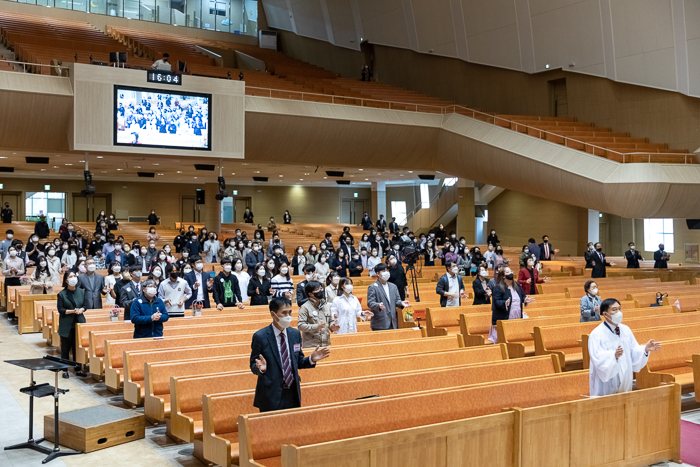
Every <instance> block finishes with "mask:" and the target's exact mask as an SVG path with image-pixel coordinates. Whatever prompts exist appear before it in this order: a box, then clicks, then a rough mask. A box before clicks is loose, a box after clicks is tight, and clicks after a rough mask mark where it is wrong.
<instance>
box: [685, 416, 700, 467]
mask: <svg viewBox="0 0 700 467" xmlns="http://www.w3.org/2000/svg"><path fill="white" fill-rule="evenodd" d="M681 460H682V461H683V463H684V464H689V465H693V466H695V467H700V425H698V424H697V423H692V422H687V421H685V420H681Z"/></svg>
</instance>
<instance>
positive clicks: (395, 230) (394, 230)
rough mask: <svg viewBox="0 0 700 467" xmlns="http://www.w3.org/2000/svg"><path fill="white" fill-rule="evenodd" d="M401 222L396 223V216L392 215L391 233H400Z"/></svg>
mask: <svg viewBox="0 0 700 467" xmlns="http://www.w3.org/2000/svg"><path fill="white" fill-rule="evenodd" d="M398 232H399V224H397V223H396V218H395V217H392V218H391V222H389V233H398Z"/></svg>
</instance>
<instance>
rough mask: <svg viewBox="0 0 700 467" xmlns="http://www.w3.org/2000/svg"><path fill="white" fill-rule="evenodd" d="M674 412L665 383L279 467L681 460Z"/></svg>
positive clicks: (329, 447) (379, 439)
mask: <svg viewBox="0 0 700 467" xmlns="http://www.w3.org/2000/svg"><path fill="white" fill-rule="evenodd" d="M584 397H585V396H584ZM680 412H681V387H680V386H679V385H678V384H671V385H666V386H662V387H658V388H653V389H644V390H639V391H634V392H629V393H624V394H615V395H612V396H607V397H598V398H587V399H582V400H577V401H571V402H564V403H560V404H552V405H545V406H540V407H532V408H527V409H518V408H513V409H510V410H507V411H504V412H503V413H500V414H494V415H485V416H482V417H475V418H468V419H464V420H457V421H453V422H446V423H439V424H435V425H429V426H423V427H417V428H410V429H406V430H397V431H393V432H388V433H379V434H375V435H370V436H362V437H358V438H352V439H345V440H339V441H332V442H327V443H321V444H315V445H309V446H302V447H297V446H294V445H284V446H283V447H282V467H302V466H303V467H326V466H329V465H332V466H333V467H374V466H389V465H397V466H398V465H400V466H406V467H413V466H415V467H419V466H420V467H456V466H460V467H461V466H464V467H466V466H469V467H482V466H484V465H489V466H494V467H548V466H551V467H584V466H585V467H593V466H603V465H605V466H615V467H624V466H639V465H649V464H653V463H656V462H662V461H668V460H673V461H675V462H680ZM253 465H260V464H253Z"/></svg>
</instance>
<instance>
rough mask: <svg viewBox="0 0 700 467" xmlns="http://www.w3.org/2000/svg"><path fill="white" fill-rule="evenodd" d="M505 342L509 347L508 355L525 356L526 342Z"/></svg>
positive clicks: (511, 356) (513, 356)
mask: <svg viewBox="0 0 700 467" xmlns="http://www.w3.org/2000/svg"><path fill="white" fill-rule="evenodd" d="M505 344H506V347H507V348H508V356H509V357H510V358H524V357H525V344H522V343H520V342H506V343H505Z"/></svg>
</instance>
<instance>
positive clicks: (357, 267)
mask: <svg viewBox="0 0 700 467" xmlns="http://www.w3.org/2000/svg"><path fill="white" fill-rule="evenodd" d="M364 270H365V268H364V266H362V259H361V258H360V253H358V252H357V251H353V252H352V257H351V258H350V262H348V275H349V276H350V277H360V276H361V275H362V271H364Z"/></svg>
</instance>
